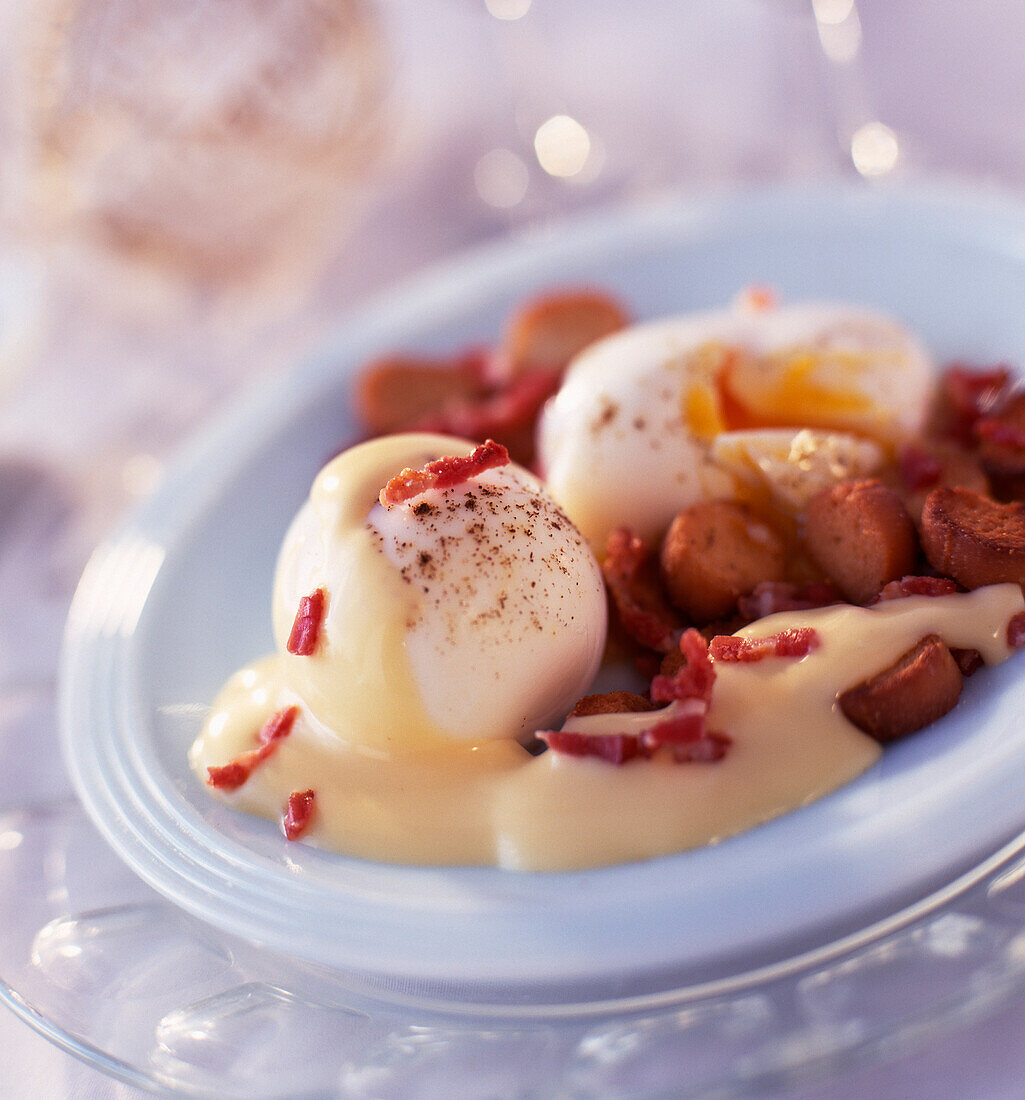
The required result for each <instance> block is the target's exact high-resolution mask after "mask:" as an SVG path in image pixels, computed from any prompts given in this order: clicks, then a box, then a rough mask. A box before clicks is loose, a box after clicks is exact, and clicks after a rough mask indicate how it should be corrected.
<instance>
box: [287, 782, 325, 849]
mask: <svg viewBox="0 0 1025 1100" xmlns="http://www.w3.org/2000/svg"><path fill="white" fill-rule="evenodd" d="M316 798H317V792H316V791H293V792H292V793H291V794H290V795H289V796H288V807H287V808H286V810H285V815H284V817H283V818H282V819H281V825H282V827H283V828H284V830H285V836H286V837H287V838H288V839H289V840H298V839H299V837H301V836H302V835H303V833H305V832H306V830H307V829H308V828H309V827H310V822H312V821H313V808H314V803H315V801H316Z"/></svg>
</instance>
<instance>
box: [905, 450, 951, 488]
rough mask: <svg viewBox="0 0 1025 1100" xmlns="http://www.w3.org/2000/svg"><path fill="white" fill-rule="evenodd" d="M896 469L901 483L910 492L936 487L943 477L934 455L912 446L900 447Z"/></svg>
mask: <svg viewBox="0 0 1025 1100" xmlns="http://www.w3.org/2000/svg"><path fill="white" fill-rule="evenodd" d="M897 468H898V470H899V471H900V477H901V481H903V482H904V484H905V486H906V487H907V488H908V489H910V490H911V492H917V491H918V490H919V489H929V488H931V487H932V486H933V485H938V484H939V481H940V478H941V477H942V476H943V465H942V463H941V462H940V461H939V459H937V458H936V456H935V455H931V454H928V453H927V452H925V451H923V450H922V449H921V448H920V447H916V446H914V444H908V446H906V447H902V448H901V449H900V451H899V453H898V455H897Z"/></svg>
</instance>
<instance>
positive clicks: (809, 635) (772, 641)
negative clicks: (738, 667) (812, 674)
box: [708, 626, 821, 663]
mask: <svg viewBox="0 0 1025 1100" xmlns="http://www.w3.org/2000/svg"><path fill="white" fill-rule="evenodd" d="M820 644H821V642H820V641H819V635H818V631H816V630H815V628H814V627H811V626H799V627H793V628H792V629H791V630H781V631H780V632H779V633H778V634H770V635H768V636H767V637H765V638H738V637H737V636H736V635H730V636H727V635H722V634H720V635H719V637H717V638H713V639H712V643H711V645H710V646H709V647H708V651H709V653H710V654H711V657H712V660H713V661H722V662H724V663H732V662H736V661H761V660H762V659H763V658H765V657H807V656H808V654H809V653H811V651H812V650H813V649H818V647H819V645H820Z"/></svg>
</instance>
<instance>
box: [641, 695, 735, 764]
mask: <svg viewBox="0 0 1025 1100" xmlns="http://www.w3.org/2000/svg"><path fill="white" fill-rule="evenodd" d="M707 716H708V702H707V701H706V700H701V699H689V700H687V701H686V702H684V703H682V704H681V705H680V706H679V708H678V709H676V711H675V713H674V714H673V715H672V716H671V717H669V718H667V719H666V720H665V721H664V722H659V723H658V724H657V725H655V726H652V727H651V729H650V730H645V731H644V732H643V733H642V734H640V742H641V747H642V749H643V750H644V752H645V754H646V755H648V756H650V755H652V754H653V753H655V752H657V751H658V750H659V749H660V748H663V747H664V746H665V747H669V748H671V749H672V752H673V758H674V759H675V760H676V762H677V763H678V764H686V763H699V762H700V763H711V762H712V761H715V760H721V759H722V758H723V757H724V756H725V755H726V750H727V749H728V748H729V746H730V745H731V744H732V741H731V740H730V738H729V737H727V736H726V734H724V733H715V732H713V731H711V730H709V729H707V728H706V726H705V720H706V718H707Z"/></svg>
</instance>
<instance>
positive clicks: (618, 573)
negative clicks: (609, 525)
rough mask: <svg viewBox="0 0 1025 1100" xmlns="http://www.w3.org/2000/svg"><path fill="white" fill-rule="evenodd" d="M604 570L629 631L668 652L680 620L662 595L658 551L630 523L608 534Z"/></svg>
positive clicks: (636, 638) (618, 612)
mask: <svg viewBox="0 0 1025 1100" xmlns="http://www.w3.org/2000/svg"><path fill="white" fill-rule="evenodd" d="M602 573H603V574H604V576H605V583H606V585H607V586H608V589H609V594H610V595H611V597H612V605H613V607H614V609H615V611H616V615H617V617H618V619H619V622H620V625H621V626H622V627H623V629H624V630H625V631H626V633H627V634H629V635H630V637H631V638H633V640H634V641H635V642H638V643H639V644H640V645H642V646H644V647H645V648H646V649H653V650H655V652H656V653H668V652H669V651H670V650H671V649H672V648H673V646H674V643H675V638H676V635H677V632H678V631H679V629H680V626H681V624H680V622H679V620H678V619H677V617H676V616H675V615H674V614H673V611H672V609H671V608H670V607H669V604H668V603H667V602H666V599H665V597H664V596H663V595H662V590H661V586H660V584H659V579H658V567H657V563H656V561H655V555H654V554H653V553H652V552H651V551H650V550H649V549H648V547H646V546H645V545H644V543H643V542H642V540H641V539H640V538H639V537H638V536H637V535H635V534H634V533H633V531H631V530H630V529H629V528H628V527H620V528H618V529H617V530H615V531H613V532H612V534H610V535H609V538H608V543H607V544H606V547H605V561H604V562H603V563H602Z"/></svg>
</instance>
